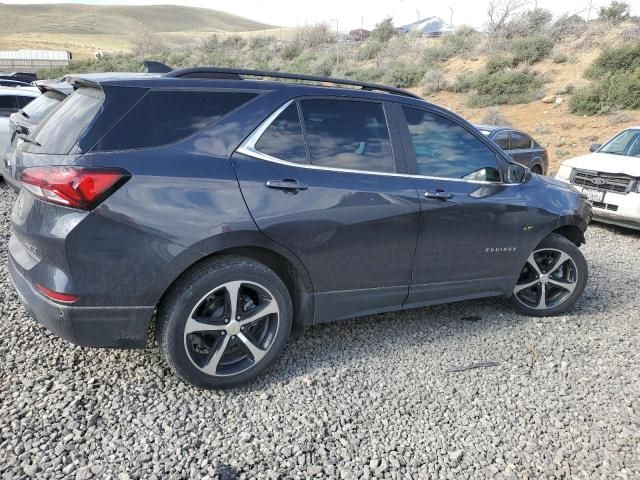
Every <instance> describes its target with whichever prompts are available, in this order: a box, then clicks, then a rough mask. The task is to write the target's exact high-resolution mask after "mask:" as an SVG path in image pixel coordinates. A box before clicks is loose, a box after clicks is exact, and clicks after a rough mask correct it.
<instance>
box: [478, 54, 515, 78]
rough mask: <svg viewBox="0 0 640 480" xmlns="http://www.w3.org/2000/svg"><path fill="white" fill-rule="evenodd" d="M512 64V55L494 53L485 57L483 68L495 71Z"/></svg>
mask: <svg viewBox="0 0 640 480" xmlns="http://www.w3.org/2000/svg"><path fill="white" fill-rule="evenodd" d="M513 66H514V61H513V57H510V56H506V55H494V56H492V57H489V58H488V59H487V64H486V66H485V69H486V70H487V73H489V74H492V73H497V72H501V71H503V70H506V69H507V68H511V67H513Z"/></svg>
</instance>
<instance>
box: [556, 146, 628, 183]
mask: <svg viewBox="0 0 640 480" xmlns="http://www.w3.org/2000/svg"><path fill="white" fill-rule="evenodd" d="M563 165H568V166H570V167H571V168H579V169H583V170H592V171H596V172H606V173H620V174H623V175H630V176H632V177H640V158H638V157H628V156H624V155H613V154H611V153H600V152H595V153H591V154H589V155H582V156H580V157H575V158H570V159H569V160H565V161H564V162H563Z"/></svg>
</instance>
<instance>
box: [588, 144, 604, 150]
mask: <svg viewBox="0 0 640 480" xmlns="http://www.w3.org/2000/svg"><path fill="white" fill-rule="evenodd" d="M601 146H602V144H601V143H594V144H592V145H591V146H590V147H589V151H590V152H595V151H596V150H598V149H599V148H600V147H601Z"/></svg>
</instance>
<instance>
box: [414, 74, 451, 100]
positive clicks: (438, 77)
mask: <svg viewBox="0 0 640 480" xmlns="http://www.w3.org/2000/svg"><path fill="white" fill-rule="evenodd" d="M446 86H447V83H446V80H445V78H444V72H443V71H442V70H440V69H439V68H432V69H430V70H427V71H426V72H425V73H424V75H423V76H422V80H420V92H421V93H422V95H431V94H433V93H436V92H439V91H440V90H444V89H445V87H446Z"/></svg>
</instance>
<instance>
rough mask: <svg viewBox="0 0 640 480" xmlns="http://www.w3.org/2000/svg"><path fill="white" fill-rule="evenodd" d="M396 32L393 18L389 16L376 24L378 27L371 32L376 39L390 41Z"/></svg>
mask: <svg viewBox="0 0 640 480" xmlns="http://www.w3.org/2000/svg"><path fill="white" fill-rule="evenodd" d="M395 34H396V29H395V28H394V27H393V19H392V18H391V17H387V18H385V19H384V20H383V21H381V22H380V23H378V24H376V28H374V29H373V32H371V37H373V39H374V40H379V41H381V42H388V41H389V40H390V39H391V37H393V36H394V35H395Z"/></svg>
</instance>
